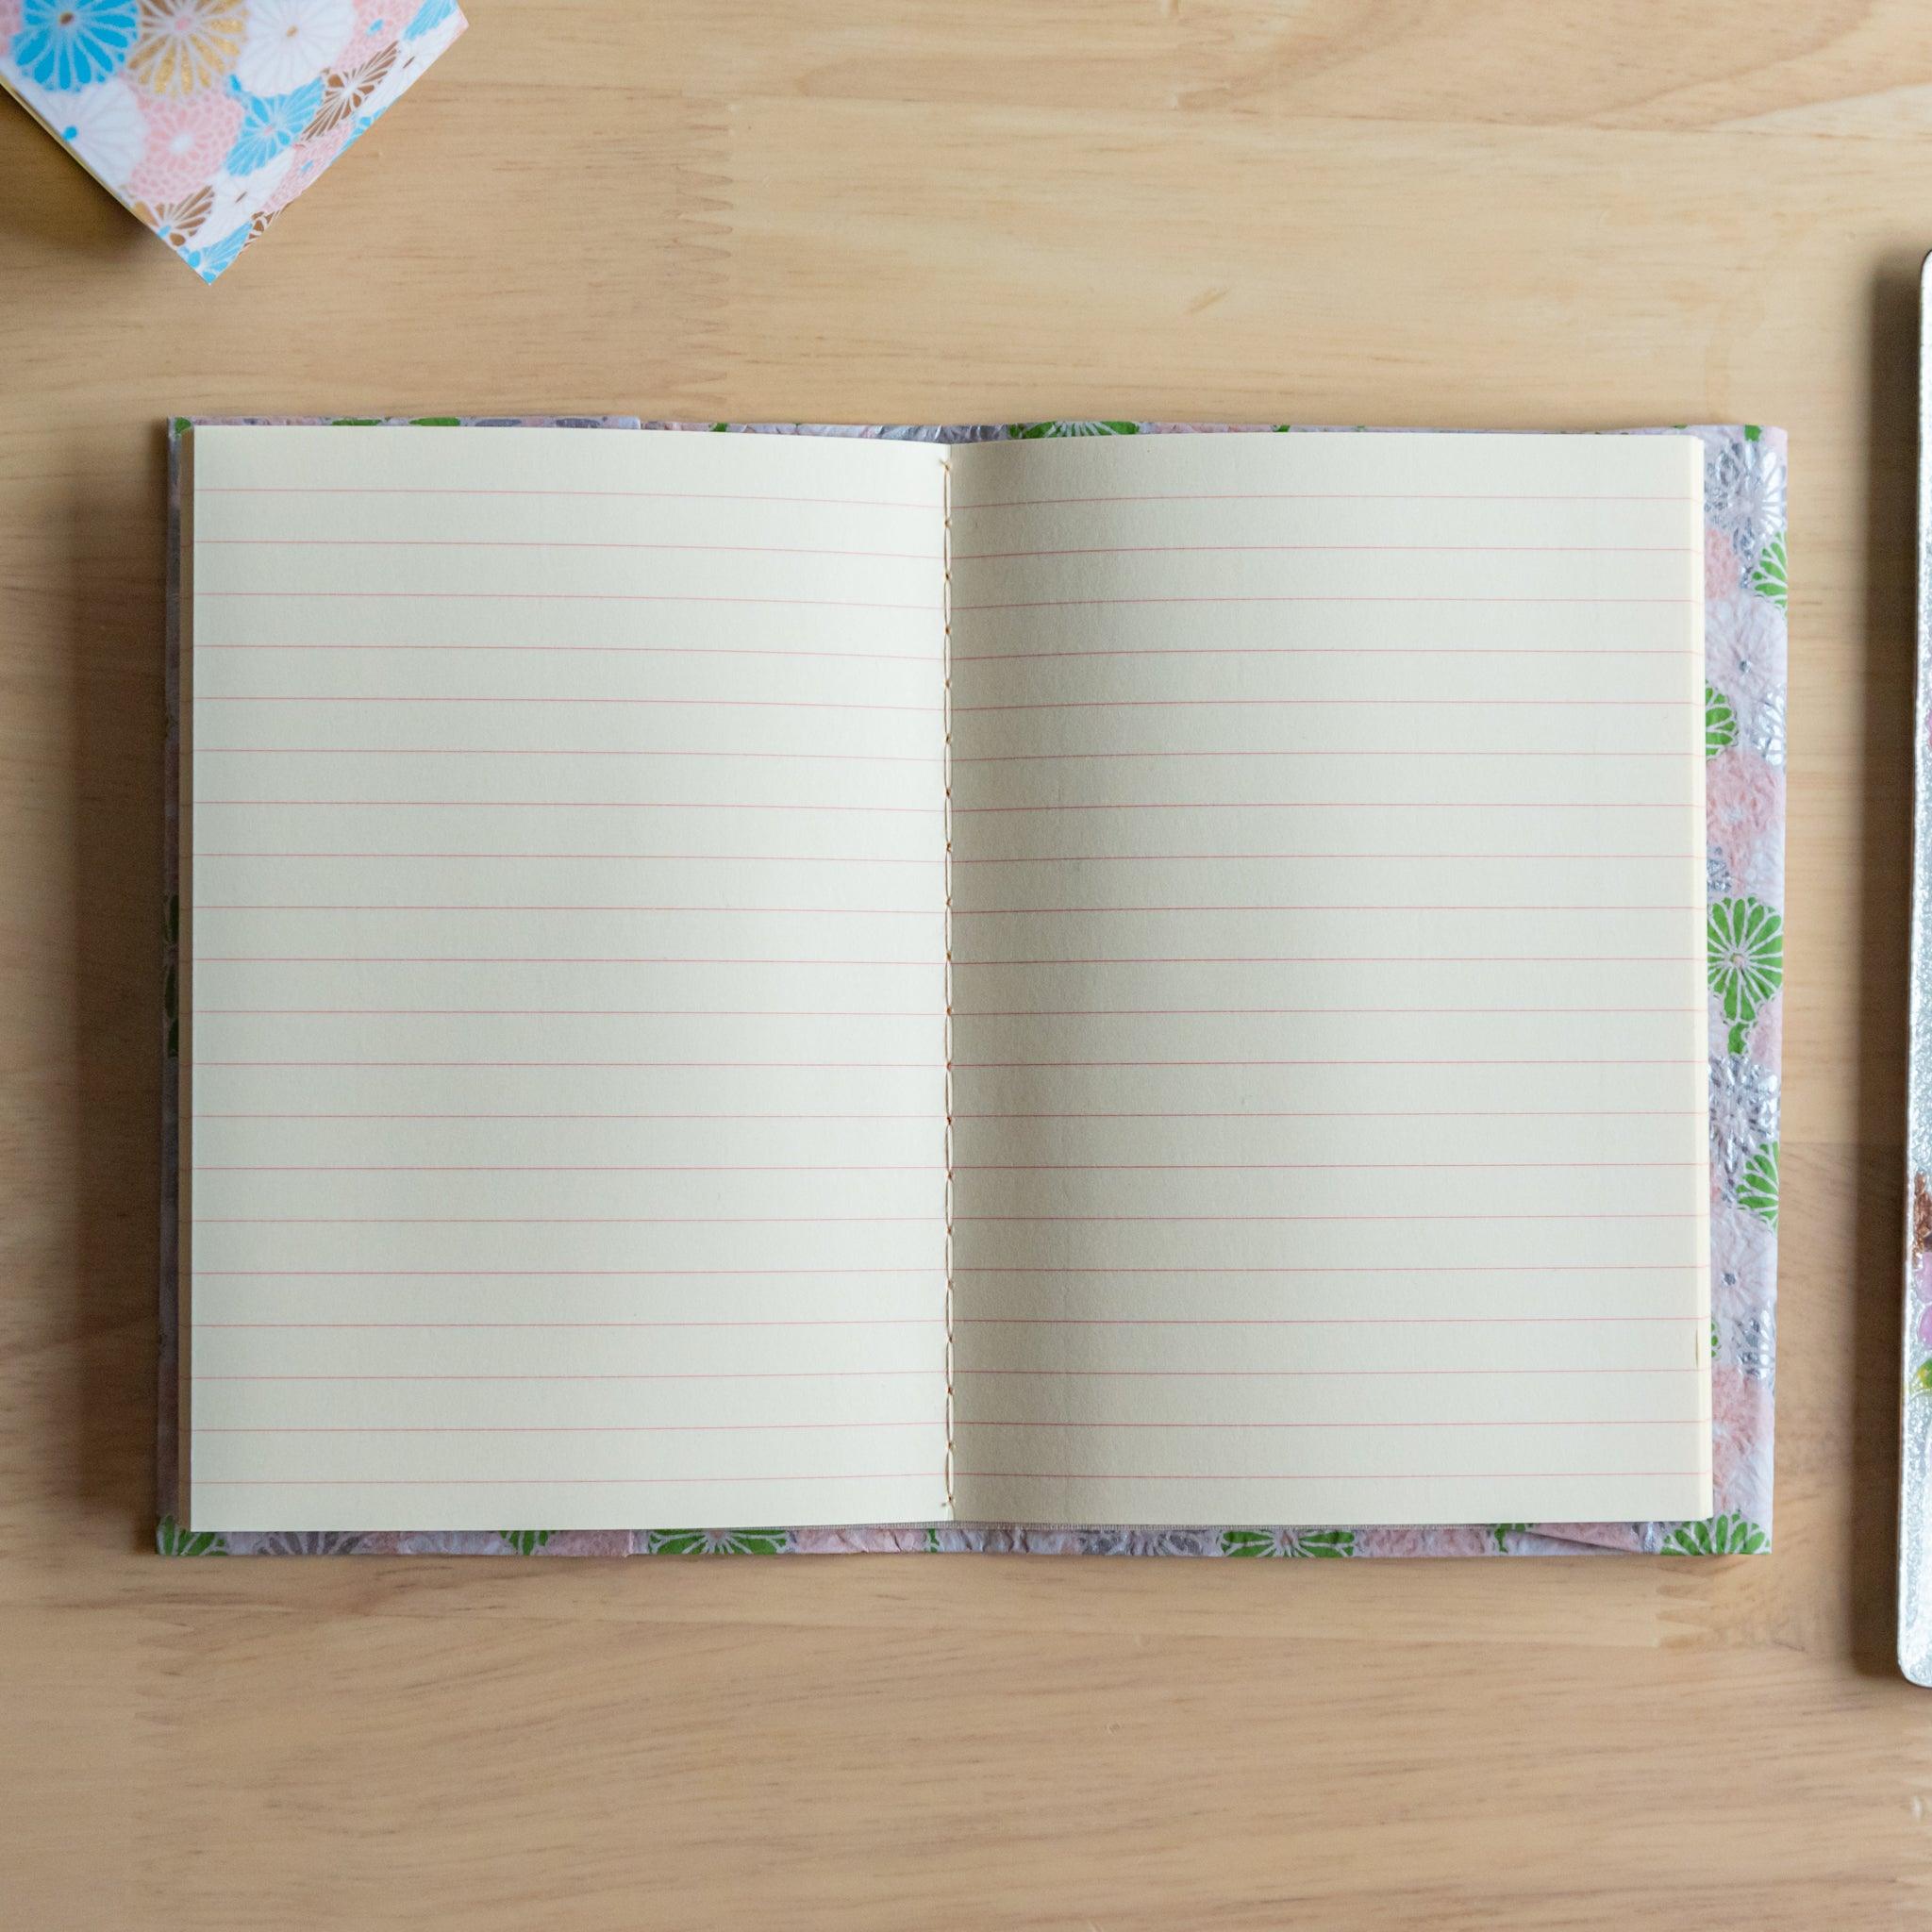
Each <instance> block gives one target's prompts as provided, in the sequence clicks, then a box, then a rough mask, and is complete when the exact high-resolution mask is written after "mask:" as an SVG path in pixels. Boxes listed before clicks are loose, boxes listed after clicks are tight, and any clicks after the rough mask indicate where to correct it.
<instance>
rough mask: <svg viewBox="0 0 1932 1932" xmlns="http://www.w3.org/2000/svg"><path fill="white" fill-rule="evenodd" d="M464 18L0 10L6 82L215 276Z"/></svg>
mask: <svg viewBox="0 0 1932 1932" xmlns="http://www.w3.org/2000/svg"><path fill="white" fill-rule="evenodd" d="M467 24H468V23H467V22H466V21H465V20H464V18H463V15H462V11H461V9H460V8H458V6H457V4H456V0H0V87H4V88H6V89H7V90H8V92H10V93H12V94H14V95H16V96H17V97H18V98H19V100H20V102H21V104H22V106H24V107H25V108H26V110H27V111H28V112H29V113H30V114H32V115H33V117H34V118H35V119H36V120H37V121H39V122H40V123H41V125H42V126H43V127H45V128H46V130H47V131H48V132H49V133H50V134H51V135H53V136H54V138H55V139H56V140H57V141H58V142H62V143H63V144H64V145H65V146H66V147H67V148H69V149H70V150H71V151H72V153H73V155H74V158H75V159H76V160H77V161H78V162H79V163H80V164H81V166H82V167H84V168H85V169H86V170H87V171H88V173H89V174H91V175H93V177H94V178H95V179H96V180H97V181H99V182H100V183H101V185H102V186H103V187H104V188H106V189H107V190H108V192H109V193H110V194H112V195H113V196H114V198H115V199H116V200H117V201H119V202H121V203H122V204H123V205H124V206H125V208H129V209H130V210H131V211H132V212H133V213H134V215H135V216H136V217H137V218H138V219H139V220H140V221H142V222H143V223H145V224H146V225H147V226H148V227H150V228H152V229H153V230H154V231H155V233H156V234H157V235H158V236H159V237H160V238H161V240H162V241H164V242H166V243H167V244H168V246H169V247H171V248H172V249H174V250H175V253H176V254H177V255H179V256H180V258H181V259H182V260H183V261H185V262H186V263H187V264H188V265H189V267H190V268H192V269H193V270H194V271H195V273H196V274H197V275H200V276H201V278H202V280H203V281H205V282H211V281H213V280H214V279H215V277H216V276H217V275H220V274H221V273H222V272H223V271H224V270H225V269H226V268H227V267H229V266H230V264H231V263H232V262H233V261H234V259H235V258H236V257H237V256H238V255H240V254H241V252H242V249H243V248H244V247H246V246H247V244H248V243H249V242H252V241H253V240H254V239H255V237H256V236H258V235H259V234H260V233H261V232H262V231H263V230H264V229H265V228H267V226H268V225H269V224H270V223H271V222H273V221H274V220H275V217H276V216H277V215H278V214H280V213H281V211H282V209H283V208H286V207H287V206H288V205H289V203H290V202H291V201H293V200H294V198H295V197H296V196H297V195H298V194H300V193H301V192H302V191H303V190H304V189H305V188H307V187H308V185H309V184H310V183H311V182H312V181H314V180H315V178H316V177H317V176H318V175H320V174H321V173H322V171H323V170H324V169H325V168H326V167H327V166H328V165H329V163H330V162H331V161H333V160H334V159H336V158H337V157H338V156H339V155H341V154H342V153H343V152H345V151H346V150H347V149H348V148H350V147H353V146H354V145H355V143H356V142H358V141H359V140H360V139H361V138H362V136H363V135H364V134H366V133H367V132H368V131H369V129H370V128H371V127H372V126H374V125H375V123H376V122H377V121H379V120H380V119H381V118H382V116H383V115H384V114H386V113H387V112H388V111H389V109H390V108H392V107H393V106H394V105H395V103H396V101H397V100H398V99H399V98H400V97H401V96H402V95H403V94H404V93H406V92H408V90H409V89H410V88H411V87H413V86H414V85H415V83H416V82H417V81H418V80H419V79H420V78H421V77H422V75H423V74H424V73H425V70H426V69H427V68H428V66H429V64H430V62H431V61H433V60H434V59H435V58H437V57H438V56H439V55H440V54H441V53H442V51H443V50H444V49H445V48H446V47H447V46H448V45H449V43H450V42H452V41H453V40H455V39H456V37H457V36H458V34H459V33H461V32H462V30H463V28H464V26H465V25H467Z"/></svg>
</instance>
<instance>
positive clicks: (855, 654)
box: [194, 640, 940, 666]
mask: <svg viewBox="0 0 1932 1932" xmlns="http://www.w3.org/2000/svg"><path fill="white" fill-rule="evenodd" d="M194 650H195V655H196V656H197V657H201V656H205V655H206V654H207V653H208V652H209V651H385V652H388V651H484V652H494V651H514V652H534V653H536V654H538V655H540V656H542V655H555V656H559V657H566V658H569V657H578V656H583V657H624V658H841V659H844V660H846V661H850V662H856V663H860V664H931V665H934V666H937V665H938V664H939V662H940V659H939V658H938V656H937V655H936V654H934V653H932V652H929V651H777V650H758V649H754V648H752V647H750V646H748V645H728V646H727V645H723V644H719V645H709V644H704V645H700V644H205V643H202V642H200V641H198V640H197V641H196V642H195V646H194Z"/></svg>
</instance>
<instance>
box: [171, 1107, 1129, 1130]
mask: <svg viewBox="0 0 1932 1932" xmlns="http://www.w3.org/2000/svg"><path fill="white" fill-rule="evenodd" d="M195 1118H196V1119H197V1120H204V1121H923V1122H924V1123H925V1124H927V1125H929V1126H943V1125H944V1124H945V1119H946V1117H945V1115H944V1114H933V1113H314V1112H311V1111H308V1109H306V1108H305V1109H304V1110H303V1111H302V1112H301V1113H212V1112H209V1111H208V1110H207V1109H198V1110H197V1111H196V1113H195ZM971 1118H974V1119H984V1118H991V1116H984V1115H974V1116H971ZM1157 1118H1166V1116H1157Z"/></svg>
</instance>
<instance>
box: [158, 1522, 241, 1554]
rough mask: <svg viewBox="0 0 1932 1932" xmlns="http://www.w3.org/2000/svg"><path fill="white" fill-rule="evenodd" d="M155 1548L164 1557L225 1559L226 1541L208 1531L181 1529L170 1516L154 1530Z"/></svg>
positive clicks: (215, 1533)
mask: <svg viewBox="0 0 1932 1932" xmlns="http://www.w3.org/2000/svg"><path fill="white" fill-rule="evenodd" d="M155 1548H156V1549H158V1551H159V1552H160V1553H161V1555H162V1556H164V1557H225V1556H226V1555H227V1554H228V1545H227V1542H226V1541H225V1539H224V1538H223V1537H222V1536H221V1535H219V1534H218V1533H217V1532H216V1531H214V1530H210V1529H202V1530H193V1529H183V1528H182V1527H181V1525H180V1524H178V1523H176V1522H175V1519H174V1518H173V1517H172V1516H164V1517H162V1518H161V1520H160V1522H159V1524H158V1525H157V1526H156V1529H155Z"/></svg>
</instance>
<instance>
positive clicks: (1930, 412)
mask: <svg viewBox="0 0 1932 1932" xmlns="http://www.w3.org/2000/svg"><path fill="white" fill-rule="evenodd" d="M1918 615H1919V675H1918V691H1917V698H1916V700H1915V707H1914V711H1913V720H1914V729H1913V734H1912V735H1913V754H1912V765H1913V786H1912V792H1913V799H1914V806H1913V815H1912V940H1911V946H1912V956H1911V994H1910V998H1911V1028H1910V1042H1909V1045H1908V1047H1907V1073H1906V1172H1907V1204H1906V1293H1905V1348H1904V1362H1903V1370H1904V1389H1903V1403H1904V1407H1903V1418H1904V1420H1903V1424H1902V1427H1901V1438H1900V1444H1899V1512H1898V1665H1899V1669H1900V1670H1902V1671H1903V1672H1904V1673H1905V1674H1906V1675H1907V1677H1909V1678H1910V1679H1911V1680H1912V1682H1913V1683H1915V1684H1928V1685H1932V931H1928V925H1932V747H1928V745H1927V742H1926V728H1927V712H1926V706H1927V704H1928V702H1932V256H1928V257H1927V258H1926V259H1925V262H1924V266H1923V267H1922V269H1921V270H1920V276H1919V568H1918Z"/></svg>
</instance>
